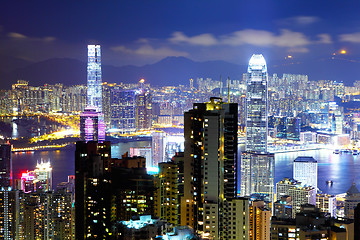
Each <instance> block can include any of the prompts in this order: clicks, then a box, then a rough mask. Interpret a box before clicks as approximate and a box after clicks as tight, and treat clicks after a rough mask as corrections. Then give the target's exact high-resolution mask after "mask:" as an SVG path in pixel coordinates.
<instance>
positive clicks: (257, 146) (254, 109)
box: [240, 54, 275, 202]
mask: <svg viewBox="0 0 360 240" xmlns="http://www.w3.org/2000/svg"><path fill="white" fill-rule="evenodd" d="M267 77H268V76H267V67H266V62H265V59H264V57H263V55H261V54H254V55H252V57H251V59H250V62H249V67H248V78H247V92H246V142H245V143H246V147H245V152H243V153H242V154H241V191H240V195H241V196H250V195H252V194H257V195H259V197H260V198H261V199H263V200H265V201H266V202H272V200H273V197H274V196H273V195H274V172H275V163H274V161H275V160H274V154H270V153H268V152H267V134H268V133H267V132H268V88H267V84H268V83H267Z"/></svg>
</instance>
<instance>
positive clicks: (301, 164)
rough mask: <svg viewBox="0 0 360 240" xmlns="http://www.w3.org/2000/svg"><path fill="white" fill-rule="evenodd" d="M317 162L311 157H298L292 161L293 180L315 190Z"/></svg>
mask: <svg viewBox="0 0 360 240" xmlns="http://www.w3.org/2000/svg"><path fill="white" fill-rule="evenodd" d="M317 172H318V166H317V161H316V160H315V159H314V158H313V157H305V156H299V157H297V158H296V159H295V160H294V171H293V178H294V179H295V180H297V181H300V182H301V183H302V185H304V186H312V187H314V188H315V189H317V177H318V174H317Z"/></svg>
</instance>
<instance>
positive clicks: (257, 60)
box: [246, 54, 268, 153]
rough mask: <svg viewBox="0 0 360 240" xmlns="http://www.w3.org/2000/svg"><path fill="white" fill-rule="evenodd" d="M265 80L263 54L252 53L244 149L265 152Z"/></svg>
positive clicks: (265, 72) (247, 83)
mask: <svg viewBox="0 0 360 240" xmlns="http://www.w3.org/2000/svg"><path fill="white" fill-rule="evenodd" d="M267 82H268V81H267V68H266V62H265V59H264V57H263V55H262V54H254V55H252V57H251V59H250V62H249V67H248V78H247V82H246V85H247V91H246V151H252V152H259V153H265V152H267V128H268V118H267V117H268V116H267V115H268V92H267V89H268V83H267Z"/></svg>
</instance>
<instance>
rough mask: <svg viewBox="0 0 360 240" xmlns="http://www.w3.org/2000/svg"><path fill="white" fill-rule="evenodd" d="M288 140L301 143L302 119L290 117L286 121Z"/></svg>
mask: <svg viewBox="0 0 360 240" xmlns="http://www.w3.org/2000/svg"><path fill="white" fill-rule="evenodd" d="M286 138H287V139H289V140H294V141H300V118H297V117H288V118H287V121H286Z"/></svg>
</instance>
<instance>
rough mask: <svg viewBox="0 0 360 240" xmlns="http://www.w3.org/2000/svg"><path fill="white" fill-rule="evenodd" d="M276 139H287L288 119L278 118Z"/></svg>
mask: <svg viewBox="0 0 360 240" xmlns="http://www.w3.org/2000/svg"><path fill="white" fill-rule="evenodd" d="M275 119H276V137H277V138H283V139H286V122H287V117H276V118H275Z"/></svg>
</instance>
